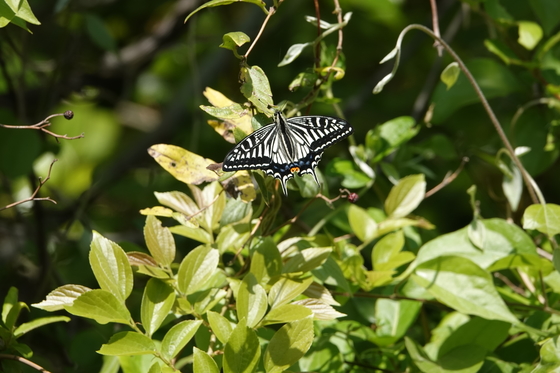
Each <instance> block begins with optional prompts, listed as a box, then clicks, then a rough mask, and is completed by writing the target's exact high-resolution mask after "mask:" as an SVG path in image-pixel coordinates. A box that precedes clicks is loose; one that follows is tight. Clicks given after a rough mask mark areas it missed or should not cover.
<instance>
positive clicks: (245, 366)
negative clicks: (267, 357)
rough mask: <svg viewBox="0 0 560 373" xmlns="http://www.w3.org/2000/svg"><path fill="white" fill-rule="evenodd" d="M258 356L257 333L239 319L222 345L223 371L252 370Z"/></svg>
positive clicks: (240, 371)
mask: <svg viewBox="0 0 560 373" xmlns="http://www.w3.org/2000/svg"><path fill="white" fill-rule="evenodd" d="M260 356H261V349H260V345H259V338H258V337H257V333H255V332H254V331H253V330H252V329H251V328H248V327H247V325H245V321H244V320H241V321H240V322H239V324H237V326H236V327H235V329H233V332H232V333H231V335H230V337H229V339H228V341H227V343H226V344H225V346H224V359H223V365H224V366H223V367H224V373H250V372H253V371H254V370H255V368H256V366H257V363H258V362H259V358H260Z"/></svg>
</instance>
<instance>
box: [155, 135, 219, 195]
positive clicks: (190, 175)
mask: <svg viewBox="0 0 560 373" xmlns="http://www.w3.org/2000/svg"><path fill="white" fill-rule="evenodd" d="M148 154H150V155H151V156H152V157H153V158H154V159H155V160H156V162H157V163H159V165H160V166H161V167H163V168H164V169H165V170H166V171H167V172H169V173H170V174H171V175H173V176H174V177H175V178H176V179H177V180H180V181H182V182H184V183H186V184H194V185H198V184H202V183H204V182H211V181H215V180H218V175H217V174H216V173H215V172H212V171H210V170H208V169H207V167H208V166H209V165H211V164H214V163H215V162H214V161H212V160H210V159H207V158H203V157H201V156H199V155H198V154H195V153H191V152H189V151H188V150H185V149H183V148H181V147H178V146H175V145H166V144H156V145H152V146H151V147H150V148H149V149H148Z"/></svg>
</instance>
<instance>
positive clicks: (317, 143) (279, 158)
mask: <svg viewBox="0 0 560 373" xmlns="http://www.w3.org/2000/svg"><path fill="white" fill-rule="evenodd" d="M352 132H353V128H352V127H351V126H350V125H349V124H348V123H347V122H346V121H344V120H342V119H338V118H332V117H324V116H317V115H312V116H302V117H294V118H289V119H286V118H285V117H284V116H283V115H282V113H281V112H279V111H277V112H275V113H274V122H273V123H271V124H268V125H266V126H264V127H262V128H260V129H258V130H257V131H255V132H253V133H252V134H250V135H249V136H247V137H245V138H244V139H243V140H241V141H240V142H239V143H238V144H237V145H236V146H235V147H234V148H233V149H232V150H231V151H230V152H229V153H228V154H227V155H226V158H225V159H224V163H223V166H222V168H223V170H224V171H239V170H255V169H258V170H262V171H264V172H265V173H266V174H267V175H270V176H272V177H274V178H276V179H278V180H280V182H281V183H282V190H283V191H284V194H287V188H286V183H287V182H288V180H290V179H291V178H293V177H294V174H295V173H297V174H298V175H303V174H311V175H312V176H313V178H314V179H315V181H316V182H317V184H319V181H318V179H317V175H316V174H315V167H317V164H318V163H319V161H320V160H321V156H322V155H323V152H324V151H325V149H326V148H327V147H329V146H331V145H333V144H335V143H337V142H339V141H341V140H342V139H344V138H346V137H348V136H349V135H350V134H351V133H352Z"/></svg>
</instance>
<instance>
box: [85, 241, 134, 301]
mask: <svg viewBox="0 0 560 373" xmlns="http://www.w3.org/2000/svg"><path fill="white" fill-rule="evenodd" d="M89 262H90V265H91V269H92V271H93V274H94V275H95V278H96V279H97V282H98V283H99V286H101V288H102V289H105V290H108V291H110V292H111V293H113V295H114V296H116V297H117V298H118V299H120V300H121V301H123V302H124V300H125V299H126V298H128V296H129V295H130V293H131V291H132V281H133V278H132V268H131V267H130V263H129V262H128V257H127V256H126V254H125V252H124V251H123V249H121V247H120V246H119V245H117V244H116V243H114V242H113V241H111V240H108V239H107V238H105V237H103V236H101V235H100V234H99V233H97V232H96V231H93V239H92V240H91V250H90V252H89Z"/></svg>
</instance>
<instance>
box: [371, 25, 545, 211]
mask: <svg viewBox="0 0 560 373" xmlns="http://www.w3.org/2000/svg"><path fill="white" fill-rule="evenodd" d="M410 30H420V31H423V32H425V33H426V34H428V35H429V36H430V37H432V38H433V39H434V40H436V41H437V42H438V43H439V44H440V45H441V46H442V47H443V48H444V49H445V50H446V51H447V52H448V53H449V54H450V55H451V57H452V58H453V59H454V60H455V61H456V62H457V64H458V65H459V68H460V69H461V71H462V72H463V73H464V74H465V76H466V77H467V79H468V80H469V82H470V84H471V85H472V87H473V88H474V90H475V93H476V95H477V96H478V98H479V99H480V101H481V103H482V106H483V107H484V109H485V110H486V113H487V114H488V117H489V118H490V121H491V122H492V125H493V126H494V129H495V130H496V132H497V133H498V136H499V137H500V139H501V140H502V143H503V144H504V146H505V147H506V149H507V151H508V152H509V154H510V155H511V159H512V160H513V162H514V163H515V165H516V166H517V168H519V170H520V172H521V176H522V177H523V182H524V183H525V186H526V187H527V190H528V192H529V195H530V196H531V200H532V201H533V203H535V204H537V203H540V204H543V205H544V204H545V200H544V197H543V195H542V193H540V191H538V186H536V183H535V182H534V180H533V179H532V178H531V176H530V175H529V173H528V172H527V170H526V169H525V167H523V164H522V163H521V161H520V160H519V157H517V155H516V154H515V150H514V149H513V146H512V145H511V143H510V142H509V140H508V138H507V136H506V134H505V132H504V130H503V128H502V126H501V125H500V122H499V121H498V118H497V117H496V114H494V111H493V110H492V107H490V104H489V103H488V100H487V99H486V97H485V96H484V93H482V89H481V88H480V86H479V85H478V83H477V82H476V80H475V79H474V77H473V75H472V74H471V72H470V71H469V69H468V68H467V66H466V65H465V63H464V62H463V60H461V58H460V57H459V55H458V54H457V53H455V51H454V50H453V49H452V48H451V47H450V46H449V45H448V44H447V43H446V42H445V41H444V40H443V39H442V38H440V37H439V36H438V35H436V34H435V33H434V32H433V31H432V30H430V29H429V28H427V27H425V26H422V25H419V24H412V25H408V26H407V27H405V28H404V29H403V30H402V31H401V34H400V35H399V38H398V40H397V47H396V48H395V49H394V50H393V51H392V52H391V53H390V54H389V55H388V56H387V57H385V58H384V59H383V60H382V61H381V62H382V63H383V62H385V61H386V60H388V59H389V58H392V57H395V67H394V68H393V71H392V72H391V74H389V75H387V76H386V77H385V78H383V80H381V82H380V85H378V86H377V87H376V89H375V90H374V93H377V92H379V91H381V89H382V88H383V85H384V84H386V83H387V82H388V81H389V80H391V79H392V78H393V76H394V74H395V72H396V69H397V67H398V64H399V59H400V44H401V42H402V39H403V38H404V35H405V34H406V33H407V32H408V31H410Z"/></svg>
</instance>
